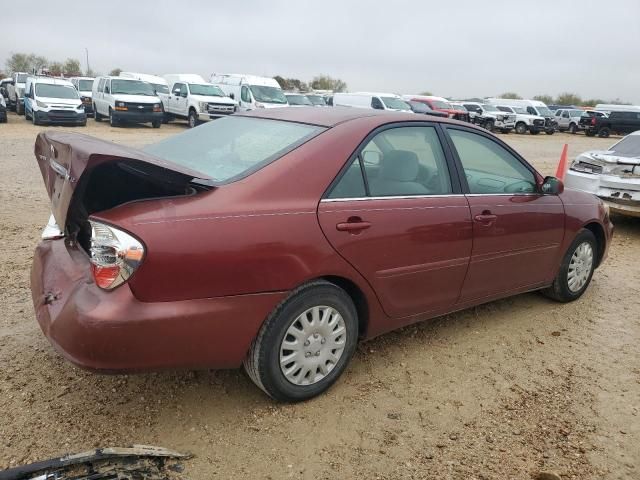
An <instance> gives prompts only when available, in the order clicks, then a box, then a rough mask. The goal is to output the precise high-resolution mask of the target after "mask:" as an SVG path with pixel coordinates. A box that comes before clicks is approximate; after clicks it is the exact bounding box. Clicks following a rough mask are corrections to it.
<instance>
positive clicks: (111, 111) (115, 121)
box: [109, 109, 118, 127]
mask: <svg viewBox="0 0 640 480" xmlns="http://www.w3.org/2000/svg"><path fill="white" fill-rule="evenodd" d="M109 125H110V126H111V127H117V126H118V121H117V120H116V119H115V118H113V110H111V109H109Z"/></svg>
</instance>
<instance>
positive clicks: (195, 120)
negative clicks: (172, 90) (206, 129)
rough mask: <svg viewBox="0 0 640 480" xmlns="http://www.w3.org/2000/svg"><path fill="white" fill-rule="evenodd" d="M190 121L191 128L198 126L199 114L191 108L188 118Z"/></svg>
mask: <svg viewBox="0 0 640 480" xmlns="http://www.w3.org/2000/svg"><path fill="white" fill-rule="evenodd" d="M187 120H188V121H189V128H194V127H197V126H198V114H197V113H196V111H195V110H193V109H192V110H189V117H188V119H187Z"/></svg>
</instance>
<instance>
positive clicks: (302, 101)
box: [287, 95, 313, 105]
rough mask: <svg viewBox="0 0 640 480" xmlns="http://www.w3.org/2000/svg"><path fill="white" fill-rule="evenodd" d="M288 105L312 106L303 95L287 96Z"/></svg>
mask: <svg viewBox="0 0 640 480" xmlns="http://www.w3.org/2000/svg"><path fill="white" fill-rule="evenodd" d="M287 101H288V102H289V105H313V104H312V103H311V100H309V99H308V98H307V97H306V96H305V95H287Z"/></svg>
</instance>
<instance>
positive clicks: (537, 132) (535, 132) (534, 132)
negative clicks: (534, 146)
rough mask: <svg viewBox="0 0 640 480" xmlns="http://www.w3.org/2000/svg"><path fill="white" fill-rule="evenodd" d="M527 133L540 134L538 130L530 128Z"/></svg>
mask: <svg viewBox="0 0 640 480" xmlns="http://www.w3.org/2000/svg"><path fill="white" fill-rule="evenodd" d="M529 133H530V134H531V135H539V134H540V130H531V131H530V132H529Z"/></svg>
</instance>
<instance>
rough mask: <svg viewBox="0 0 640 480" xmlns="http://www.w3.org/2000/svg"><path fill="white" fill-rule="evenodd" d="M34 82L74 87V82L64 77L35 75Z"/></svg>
mask: <svg viewBox="0 0 640 480" xmlns="http://www.w3.org/2000/svg"><path fill="white" fill-rule="evenodd" d="M32 82H34V83H48V84H51V85H65V86H67V87H73V83H71V82H70V81H69V80H66V79H64V78H53V77H33V80H32Z"/></svg>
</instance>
